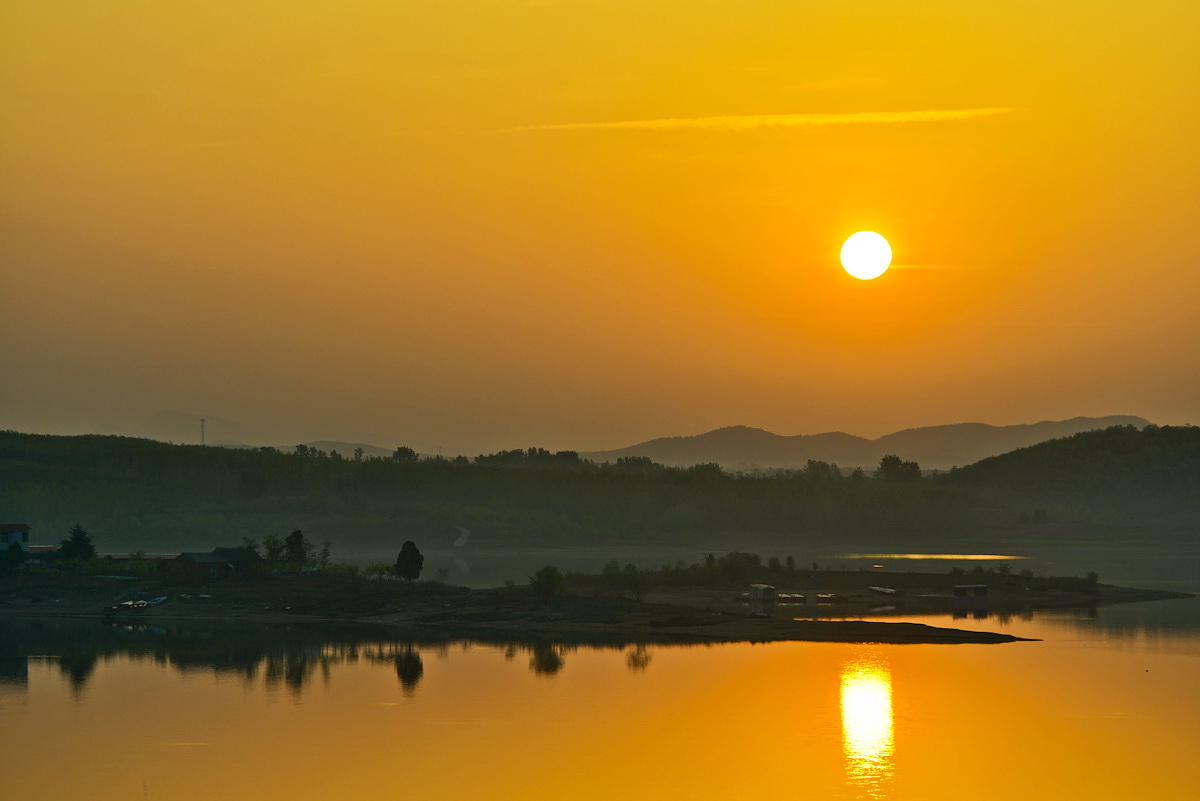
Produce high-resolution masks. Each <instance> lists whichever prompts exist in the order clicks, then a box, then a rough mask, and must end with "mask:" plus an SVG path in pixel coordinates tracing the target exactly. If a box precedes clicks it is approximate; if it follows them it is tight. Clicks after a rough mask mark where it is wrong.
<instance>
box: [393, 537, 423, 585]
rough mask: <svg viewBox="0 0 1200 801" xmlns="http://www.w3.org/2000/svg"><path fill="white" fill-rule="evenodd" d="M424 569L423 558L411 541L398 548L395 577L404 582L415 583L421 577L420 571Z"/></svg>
mask: <svg viewBox="0 0 1200 801" xmlns="http://www.w3.org/2000/svg"><path fill="white" fill-rule="evenodd" d="M423 567H425V557H424V556H422V555H421V552H420V551H419V550H417V544H416V543H415V542H413V541H412V540H408V541H406V542H405V543H404V544H403V545H401V546H400V553H398V554H396V575H398V576H400V578H402V579H404V580H405V581H408V582H412V581H416V580H417V579H418V578H420V577H421V569H422V568H423Z"/></svg>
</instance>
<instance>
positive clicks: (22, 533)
mask: <svg viewBox="0 0 1200 801" xmlns="http://www.w3.org/2000/svg"><path fill="white" fill-rule="evenodd" d="M32 530H33V529H31V528H30V527H29V526H27V525H25V524H24V523H0V551H7V550H8V549H9V548H11V547H12V546H14V545H17V546H19V547H20V548H21V550H22V551H24V552H25V553H29V532H30V531H32Z"/></svg>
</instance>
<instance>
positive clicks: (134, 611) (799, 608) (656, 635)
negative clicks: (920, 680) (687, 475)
mask: <svg viewBox="0 0 1200 801" xmlns="http://www.w3.org/2000/svg"><path fill="white" fill-rule="evenodd" d="M908 575H909V576H919V575H922V574H908ZM871 576H872V578H875V579H879V578H882V577H881V576H878V575H877V574H871ZM597 578H598V577H597ZM827 578H828V579H830V581H829V584H828V586H826V588H825V589H826V590H828V591H829V592H827V593H823V594H827V595H830V596H836V597H837V598H838V601H837V602H836V603H832V604H824V603H822V604H787V603H781V604H766V605H763V604H760V603H756V602H753V601H750V600H748V599H742V598H741V597H740V596H734V597H731V596H730V595H729V593H728V592H727V591H724V590H723V589H722V588H695V587H693V588H684V587H679V588H672V589H669V590H667V589H664V590H662V591H657V592H655V593H654V594H653V595H651V594H649V593H647V594H646V596H645V597H643V598H642V599H641V600H639V599H636V598H631V597H627V596H626V595H624V594H620V593H614V592H611V591H608V590H607V589H606V588H605V587H604V585H602V584H600V583H597V584H595V586H593V587H592V588H591V590H590V591H581V590H583V587H586V584H587V583H588V582H586V581H585V582H583V587H576V588H574V591H573V592H572V593H570V594H566V593H562V592H558V593H555V594H554V595H553V596H541V595H539V594H537V592H536V591H535V589H534V588H533V587H524V586H510V587H501V588H494V589H485V590H472V589H467V588H464V587H453V586H449V585H445V584H440V583H437V582H418V583H414V584H408V583H405V582H399V581H375V582H369V583H364V582H358V583H355V584H353V585H347V584H345V583H334V582H329V581H322V580H319V579H317V580H305V579H262V580H258V581H247V582H232V581H231V582H209V583H200V584H197V585H195V586H190V585H178V584H171V583H167V582H159V581H152V582H148V581H131V580H127V579H122V578H117V577H104V576H20V577H10V578H9V579H8V580H6V581H4V582H3V584H0V618H3V619H8V620H35V619H51V618H71V619H77V620H79V619H89V618H90V619H95V620H97V621H109V622H113V623H121V624H124V623H131V622H136V623H138V624H148V625H149V624H158V625H168V624H171V623H189V624H197V625H202V624H204V623H205V622H211V623H230V622H241V623H255V624H287V625H306V626H321V625H328V626H339V625H346V624H369V625H371V626H377V627H382V628H385V629H388V630H390V631H391V632H392V633H393V634H396V635H399V636H411V637H414V638H417V639H427V638H435V639H459V638H461V639H473V640H500V639H505V640H525V641H553V642H560V643H647V644H651V643H722V642H780V641H820V642H851V643H865V642H872V643H1004V642H1014V641H1017V640H1020V639H1022V638H1019V637H1014V636H1012V635H1008V634H1001V633H993V632H979V631H967V630H961V629H955V628H942V627H937V626H928V625H923V624H919V623H912V622H880V621H863V620H847V619H821V617H822V616H856V615H871V616H875V617H877V616H879V615H886V614H888V613H889V612H890V613H892V614H904V615H911V614H912V613H914V612H916V611H918V609H917V605H916V603H915V598H916V597H917V596H916V595H915V594H904V595H900V596H897V597H896V598H883V600H884V601H885V602H886V603H885V604H882V605H881V604H880V603H879V599H878V598H869V597H867V596H865V595H861V594H859V593H858V591H857V589H856V588H854V587H850V586H844V587H841V586H838V584H837V581H836V579H834V577H832V576H829V577H827ZM925 578H926V579H928V580H932V579H935V578H943V577H937V576H931V575H927V576H925ZM914 581H915V579H914ZM837 590H840V592H837ZM1179 597H1190V596H1187V595H1185V594H1181V593H1168V592H1158V591H1151V590H1134V589H1130V588H1119V587H1110V586H1107V585H1100V586H1098V587H1097V588H1096V590H1095V592H1094V593H1092V594H1090V595H1086V594H1083V593H1078V592H1069V591H1061V590H1044V591H1043V592H1042V593H1040V594H1039V595H1037V596H1036V600H1037V602H1038V603H1039V605H1040V606H1056V605H1057V606H1069V605H1072V604H1074V605H1081V604H1085V603H1092V604H1095V603H1104V602H1120V601H1131V600H1151V599H1161V598H1179ZM1013 600H1014V599H1013V598H1012V597H1011V596H1010V597H1007V598H1006V597H1004V596H998V597H997V598H996V599H995V602H994V603H995V605H996V608H997V609H1002V608H1006V607H1005V604H1006V602H1007V603H1008V605H1009V606H1008V608H1014V607H1012V603H1013ZM1033 600H1035V597H1034V596H1032V595H1030V597H1028V598H1026V599H1025V601H1026V602H1032V601H1033ZM871 604H873V605H871ZM1028 606H1029V603H1026V605H1025V607H1022V608H1028ZM885 607H890V608H885ZM943 611H944V610H943Z"/></svg>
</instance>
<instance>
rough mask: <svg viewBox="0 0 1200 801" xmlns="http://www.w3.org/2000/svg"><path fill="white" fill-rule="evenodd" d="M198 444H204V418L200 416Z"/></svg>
mask: <svg viewBox="0 0 1200 801" xmlns="http://www.w3.org/2000/svg"><path fill="white" fill-rule="evenodd" d="M200 444H201V445H203V444H204V418H203V417H201V418H200Z"/></svg>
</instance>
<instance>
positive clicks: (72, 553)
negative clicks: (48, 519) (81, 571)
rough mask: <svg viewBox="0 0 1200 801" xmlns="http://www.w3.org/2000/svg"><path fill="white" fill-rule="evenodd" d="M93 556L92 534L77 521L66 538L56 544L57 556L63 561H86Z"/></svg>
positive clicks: (94, 549)
mask: <svg viewBox="0 0 1200 801" xmlns="http://www.w3.org/2000/svg"><path fill="white" fill-rule="evenodd" d="M95 556H96V547H95V546H94V545H92V535H91V534H88V533H87V531H86V530H85V529H84V528H83V526H81V525H79V524H78V523H76V524H75V526H74V527H73V528H72V529H71V531H70V532H69V533H68V534H67V538H66V539H65V540H63V541H62V542H60V543H59V544H58V558H59V559H61V560H64V561H68V560H72V559H76V560H79V561H80V562H87V561H89V560H91V559H94V558H95Z"/></svg>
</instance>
